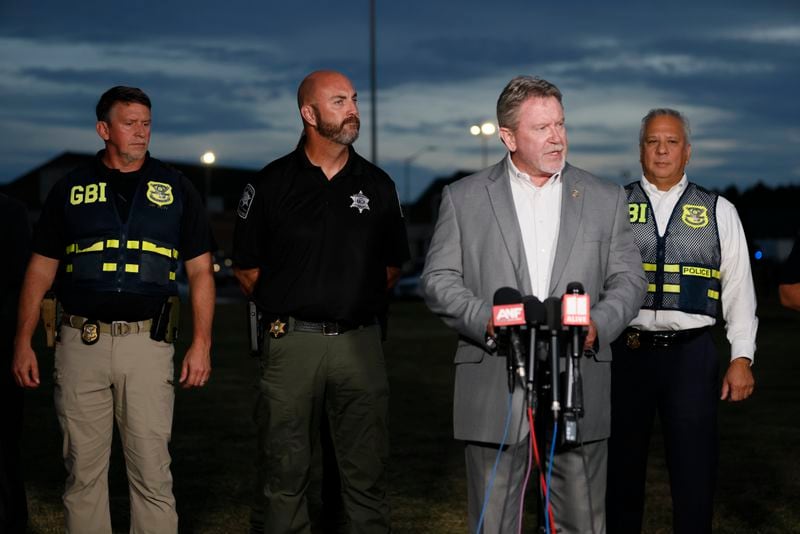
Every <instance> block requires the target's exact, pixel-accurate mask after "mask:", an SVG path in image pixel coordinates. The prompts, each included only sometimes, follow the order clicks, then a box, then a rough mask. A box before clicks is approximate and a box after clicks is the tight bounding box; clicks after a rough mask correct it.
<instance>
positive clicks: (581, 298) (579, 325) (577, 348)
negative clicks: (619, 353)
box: [561, 282, 591, 358]
mask: <svg viewBox="0 0 800 534" xmlns="http://www.w3.org/2000/svg"><path fill="white" fill-rule="evenodd" d="M589 309H590V306H589V295H587V294H585V292H584V290H583V285H582V284H581V283H580V282H570V283H569V284H568V285H567V292H566V293H565V294H564V296H563V297H562V300H561V324H563V325H564V326H568V327H569V331H570V339H571V340H572V357H573V358H578V357H580V355H581V338H582V337H583V334H584V327H588V326H589V325H590V324H591V319H590V317H589Z"/></svg>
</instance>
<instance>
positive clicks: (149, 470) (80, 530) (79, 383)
mask: <svg viewBox="0 0 800 534" xmlns="http://www.w3.org/2000/svg"><path fill="white" fill-rule="evenodd" d="M173 353H174V349H173V346H172V345H171V344H168V343H163V342H158V341H153V340H152V339H150V334H149V333H138V334H131V335H128V336H118V337H112V336H111V335H108V334H100V339H99V340H98V341H97V343H95V344H94V345H85V344H84V343H83V342H82V341H81V338H80V330H78V329H76V328H71V327H68V326H62V327H61V341H60V342H59V343H58V345H57V346H56V355H55V370H54V380H55V405H56V413H57V414H58V420H59V424H60V426H61V431H62V434H63V437H64V444H63V455H64V464H65V466H66V469H67V472H68V476H67V482H66V487H65V490H64V508H65V521H66V531H67V532H69V533H73V534H95V533H97V534H110V533H111V517H110V513H109V504H108V464H109V456H110V453H111V437H112V434H113V425H114V419H116V421H117V427H118V428H119V433H120V437H121V440H122V446H123V449H124V454H125V466H126V469H127V474H128V486H129V491H130V503H131V529H130V532H131V533H133V534H145V533H153V534H156V533H157V534H170V533H176V532H177V531H178V515H177V513H176V512H175V498H174V497H173V495H172V474H171V473H170V470H169V466H170V460H171V459H170V455H169V450H168V447H167V445H168V443H169V440H170V435H171V430H172V409H173V402H174V398H175V392H174V388H173V364H172V356H173Z"/></svg>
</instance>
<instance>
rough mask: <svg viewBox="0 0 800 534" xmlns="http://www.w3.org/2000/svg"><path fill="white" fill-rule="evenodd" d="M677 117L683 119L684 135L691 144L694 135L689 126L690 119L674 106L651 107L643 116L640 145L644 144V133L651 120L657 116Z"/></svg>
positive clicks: (688, 143)
mask: <svg viewBox="0 0 800 534" xmlns="http://www.w3.org/2000/svg"><path fill="white" fill-rule="evenodd" d="M665 116H666V117H675V118H676V119H678V120H679V121H681V125H682V126H683V137H684V138H685V139H686V144H687V145H690V144H691V136H692V129H691V128H690V127H689V119H687V118H686V116H685V115H684V114H683V113H681V112H680V111H678V110H677V109H672V108H655V109H651V110H650V111H648V112H647V115H645V116H644V118H642V126H641V128H639V146H642V145H644V133H645V130H647V125H648V124H649V123H650V121H651V120H653V119H655V118H656V117H665Z"/></svg>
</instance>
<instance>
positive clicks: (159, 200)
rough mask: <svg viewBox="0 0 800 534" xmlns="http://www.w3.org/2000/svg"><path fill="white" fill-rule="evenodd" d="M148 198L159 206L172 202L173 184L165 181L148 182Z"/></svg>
mask: <svg viewBox="0 0 800 534" xmlns="http://www.w3.org/2000/svg"><path fill="white" fill-rule="evenodd" d="M147 200H149V201H150V202H152V203H153V204H155V205H156V206H158V207H161V206H166V205H168V204H172V202H173V200H175V199H174V197H173V196H172V186H171V185H169V184H165V183H163V182H147Z"/></svg>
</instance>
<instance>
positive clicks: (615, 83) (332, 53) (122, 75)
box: [0, 0, 800, 193]
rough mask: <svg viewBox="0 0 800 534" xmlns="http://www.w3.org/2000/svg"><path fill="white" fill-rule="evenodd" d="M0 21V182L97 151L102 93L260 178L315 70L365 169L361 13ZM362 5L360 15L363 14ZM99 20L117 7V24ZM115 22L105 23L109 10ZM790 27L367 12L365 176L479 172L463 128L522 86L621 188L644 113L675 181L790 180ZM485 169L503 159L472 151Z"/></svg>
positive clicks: (173, 142) (257, 11) (799, 14)
mask: <svg viewBox="0 0 800 534" xmlns="http://www.w3.org/2000/svg"><path fill="white" fill-rule="evenodd" d="M8 4H9V3H6V4H4V5H2V6H0V100H2V102H3V106H2V107H0V135H2V136H3V138H4V139H5V140H6V142H5V143H4V144H3V145H2V146H0V180H4V179H10V178H13V177H15V176H17V175H19V174H21V173H23V172H25V171H27V170H29V169H30V168H32V167H34V166H36V165H39V164H40V163H42V162H43V161H44V160H46V159H48V158H50V157H53V156H55V155H56V154H58V153H60V152H61V151H63V150H76V151H84V152H92V151H94V150H97V149H98V148H100V146H101V145H100V141H99V139H97V137H96V135H95V134H94V119H93V113H94V105H95V103H96V100H97V98H98V97H99V95H100V93H102V92H103V91H104V90H105V89H107V88H108V87H110V86H112V85H116V84H119V83H124V84H129V85H136V86H139V87H142V88H143V89H145V90H146V91H147V92H148V93H149V94H150V96H151V97H152V99H153V104H154V136H153V143H152V149H153V153H154V154H155V155H157V156H159V157H162V158H165V159H177V160H187V161H195V160H196V159H197V158H198V157H199V155H200V154H201V153H202V152H203V151H204V150H206V149H208V148H211V149H214V150H215V151H216V152H217V153H218V154H219V161H220V163H221V164H225V165H238V166H243V167H250V168H259V167H261V166H262V165H263V164H265V163H266V162H267V161H269V160H271V159H273V158H275V157H278V156H280V155H282V154H284V153H285V152H287V151H288V150H290V149H291V148H292V147H293V146H294V143H295V142H296V140H297V136H298V135H299V132H300V121H299V118H298V116H297V109H296V102H295V91H296V87H297V84H298V83H299V81H300V79H301V78H302V77H303V76H304V75H305V74H306V73H307V72H309V71H310V70H312V69H315V68H322V67H330V68H336V69H341V70H343V71H345V72H346V73H348V74H349V75H350V76H351V77H352V78H353V80H354V82H355V83H356V86H357V88H358V90H359V97H360V101H361V112H362V137H361V139H360V140H359V141H358V142H357V144H356V147H357V149H358V150H359V151H360V152H361V153H362V154H364V155H366V156H369V154H370V151H371V147H370V139H369V128H370V113H369V112H370V110H369V96H370V95H369V86H368V57H369V56H368V49H367V43H368V27H367V22H368V15H367V5H368V4H367V2H366V1H364V2H358V3H348V4H334V3H328V2H322V1H309V2H304V3H272V2H270V3H261V4H258V5H251V3H248V2H241V1H240V0H229V1H228V2H226V3H225V5H224V6H220V4H219V3H218V2H210V1H207V0H198V1H197V2H192V3H189V2H169V3H163V2H160V3H156V2H151V1H145V2H140V3H137V4H136V5H135V6H126V7H125V8H124V9H125V11H124V12H122V11H120V12H119V13H112V14H109V11H108V10H109V7H108V4H107V3H105V2H99V1H97V0H89V1H87V2H80V3H78V5H72V4H70V5H67V4H65V3H63V2H55V1H53V0H43V1H41V2H35V3H33V2H29V3H15V4H16V5H8ZM362 4H363V5H362ZM115 9H116V8H115ZM119 9H122V8H119ZM799 52H800V10H798V8H797V7H796V6H795V4H794V3H793V2H790V1H774V2H770V1H767V2H760V3H753V2H746V1H743V0H730V1H727V2H726V1H723V0H714V1H711V2H689V1H687V0H679V1H677V2H673V3H670V4H669V5H666V6H659V8H658V9H657V10H656V9H653V7H652V6H651V5H634V6H629V5H627V3H626V2H621V1H617V0H612V1H607V2H604V3H602V4H598V5H594V6H569V5H558V6H553V5H548V4H542V3H536V2H531V1H530V0H524V1H523V0H516V1H507V2H500V3H491V4H490V3H486V2H479V1H477V0H463V1H460V2H455V0H452V1H451V0H443V1H441V2H422V1H421V0H409V1H408V2H404V3H379V6H378V59H379V65H378V77H379V86H380V92H379V95H378V96H379V104H378V124H379V147H378V148H379V151H378V155H379V163H380V164H381V165H382V166H383V167H385V168H386V169H387V170H388V171H389V172H390V173H391V174H393V175H394V176H395V177H396V178H397V180H396V181H398V186H399V188H400V189H401V191H402V190H404V184H400V183H399V182H401V181H404V178H405V169H406V165H405V162H406V160H407V158H409V157H410V156H411V155H414V154H416V153H417V152H419V151H420V150H421V149H423V148H425V147H429V146H430V147H436V149H435V150H433V151H428V152H425V151H423V153H421V154H420V155H418V156H417V157H416V158H415V159H414V161H413V164H411V165H410V166H409V167H408V168H409V170H410V177H411V179H412V182H413V183H412V184H411V190H412V192H413V193H417V192H419V191H420V190H421V189H422V188H423V187H424V186H425V185H426V184H427V182H428V180H429V179H430V178H432V177H433V176H435V175H443V174H450V173H452V172H453V171H455V170H457V169H476V168H478V167H479V165H480V162H481V157H480V142H479V140H478V139H476V138H474V137H472V136H471V135H470V134H469V132H468V128H469V126H470V125H471V124H474V123H477V122H481V121H483V120H487V119H492V118H493V117H494V106H495V102H496V99H497V96H498V94H499V92H500V90H501V89H502V87H503V86H504V85H505V83H506V82H507V81H508V80H509V79H510V78H511V77H513V76H514V75H517V74H521V73H531V74H538V75H541V76H543V77H545V78H548V79H550V80H551V81H554V82H555V83H557V84H558V85H559V86H560V87H561V89H562V91H563V92H564V99H565V106H566V113H567V123H568V128H569V136H570V144H571V147H570V157H569V159H570V161H571V162H572V163H574V164H577V165H579V166H583V167H584V168H587V169H588V170H591V171H593V172H595V173H597V174H600V175H602V176H606V177H608V178H612V179H616V180H621V179H622V178H621V176H622V175H623V174H624V173H627V175H629V176H636V175H637V174H638V173H639V167H638V151H637V147H636V142H637V135H638V128H639V120H640V118H641V117H642V116H643V115H644V114H645V113H646V112H647V110H648V109H650V108H652V107H662V106H673V107H677V108H678V109H681V110H683V111H684V112H686V113H687V115H688V116H689V118H690V119H691V121H692V125H693V129H694V133H695V137H694V139H693V143H694V153H693V160H692V163H691V166H690V171H691V172H695V171H696V172H697V176H694V175H693V177H694V178H696V179H697V180H698V181H700V182H701V183H703V184H704V185H708V186H711V187H724V186H726V185H728V184H730V183H732V182H734V183H738V184H740V185H750V184H752V183H755V181H757V180H765V181H768V182H773V183H787V182H789V181H792V180H794V181H796V180H798V179H800V172H798V169H799V168H800V151H798V150H797V143H798V141H797V138H798V129H797V126H796V125H797V124H799V123H800V106H797V105H796V104H794V101H795V98H796V96H795V95H796V94H797V92H798V89H800V87H798V84H799V83H798V82H800V66H798V62H797V59H796V58H797V57H798V56H799V54H798V53H799ZM489 146H490V156H491V159H492V160H497V159H499V158H500V157H502V155H503V154H504V149H503V147H502V144H501V143H500V142H499V140H498V139H491V140H489Z"/></svg>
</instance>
